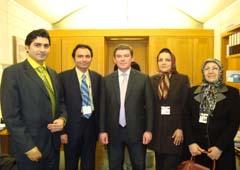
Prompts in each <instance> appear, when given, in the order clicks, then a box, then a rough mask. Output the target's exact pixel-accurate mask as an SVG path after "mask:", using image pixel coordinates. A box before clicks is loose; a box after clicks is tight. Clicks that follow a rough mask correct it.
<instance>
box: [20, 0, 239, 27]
mask: <svg viewBox="0 0 240 170" xmlns="http://www.w3.org/2000/svg"><path fill="white" fill-rule="evenodd" d="M15 1H16V2H17V3H19V4H20V5H22V6H24V7H25V8H27V9H29V10H31V11H32V12H33V13H35V14H37V15H39V16H41V17H42V18H44V19H45V20H47V21H48V22H50V23H52V24H54V23H57V22H60V21H62V20H64V19H66V18H68V17H70V16H71V15H72V14H75V13H77V12H82V9H84V8H88V7H89V6H91V5H93V4H95V3H97V4H99V5H98V8H97V9H98V11H97V10H96V11H95V12H94V14H91V16H93V15H98V13H101V9H106V7H107V8H109V9H111V11H114V12H116V13H118V12H122V11H124V12H125V13H126V14H125V15H126V16H127V17H128V15H129V14H128V13H129V12H130V11H131V12H132V11H134V8H135V7H138V5H144V6H146V11H139V10H138V11H136V13H137V12H144V13H146V14H149V13H151V11H147V10H148V9H149V8H147V7H148V4H147V3H155V4H156V5H158V6H159V7H161V8H159V11H156V12H157V13H161V10H160V9H162V7H164V6H165V5H170V6H171V7H172V8H175V9H176V10H178V11H180V12H181V13H183V14H184V15H186V16H188V17H189V18H191V19H193V20H195V21H197V22H199V23H204V22H206V21H208V20H209V19H210V18H212V17H213V16H215V15H216V14H217V13H219V12H220V11H221V10H223V9H224V8H226V7H227V6H229V5H231V4H232V3H233V2H234V1H236V0H148V1H143V2H141V1H140V0H121V1H120V0H101V1H99V0H15ZM99 2H101V3H99ZM146 2H147V3H146ZM114 3H115V4H114ZM143 3H146V4H143ZM111 4H114V6H113V7H112V6H111ZM116 4H120V6H121V7H125V8H126V9H122V8H121V9H118V8H117V7H118V5H116ZM132 4H134V6H133V5H132ZM135 5H136V6H135ZM116 6H117V7H116ZM112 8H115V9H114V10H113V9H112ZM150 10H151V9H150ZM83 11H84V10H83ZM136 13H135V15H137V14H136ZM169 15H171V13H170V14H169ZM91 16H89V17H91ZM164 16H165V17H166V14H165V15H164ZM109 17H111V15H109ZM152 17H156V16H152Z"/></svg>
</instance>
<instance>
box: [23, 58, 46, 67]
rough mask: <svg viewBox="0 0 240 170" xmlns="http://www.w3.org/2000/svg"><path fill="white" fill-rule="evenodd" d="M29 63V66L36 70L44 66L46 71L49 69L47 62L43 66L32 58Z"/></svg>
mask: <svg viewBox="0 0 240 170" xmlns="http://www.w3.org/2000/svg"><path fill="white" fill-rule="evenodd" d="M27 61H28V62H29V64H30V65H31V66H32V67H33V69H36V68H38V67H40V66H43V67H44V68H45V69H46V68H47V66H46V64H45V62H43V65H40V64H39V63H37V62H36V61H35V60H34V59H32V58H31V57H28V58H27Z"/></svg>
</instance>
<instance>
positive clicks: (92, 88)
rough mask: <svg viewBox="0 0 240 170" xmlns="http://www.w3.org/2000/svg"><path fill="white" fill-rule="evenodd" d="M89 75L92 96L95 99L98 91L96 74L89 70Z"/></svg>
mask: <svg viewBox="0 0 240 170" xmlns="http://www.w3.org/2000/svg"><path fill="white" fill-rule="evenodd" d="M89 75H90V81H91V90H92V98H93V100H94V99H95V94H97V93H96V90H97V83H96V82H97V80H96V76H94V74H93V72H91V71H90V70H89Z"/></svg>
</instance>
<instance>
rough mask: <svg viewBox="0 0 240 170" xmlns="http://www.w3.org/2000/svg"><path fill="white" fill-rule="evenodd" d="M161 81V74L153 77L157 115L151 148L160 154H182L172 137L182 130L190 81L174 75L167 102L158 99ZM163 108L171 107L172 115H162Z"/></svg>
mask: <svg viewBox="0 0 240 170" xmlns="http://www.w3.org/2000/svg"><path fill="white" fill-rule="evenodd" d="M159 81H160V76H159V74H158V75H154V76H152V77H151V82H152V86H153V91H154V99H155V100H154V107H155V114H154V125H153V139H152V141H151V143H150V148H151V149H153V150H155V151H157V152H158V153H165V154H177V153H180V151H181V146H176V145H174V143H173V139H172V135H173V133H174V131H175V130H176V129H182V116H183V114H184V106H185V103H186V99H187V94H188V89H189V79H188V77H187V76H185V75H182V74H178V73H176V74H172V76H171V78H170V88H169V91H168V96H167V98H166V99H165V100H160V99H159V97H158V85H159ZM161 106H170V112H171V113H170V115H161Z"/></svg>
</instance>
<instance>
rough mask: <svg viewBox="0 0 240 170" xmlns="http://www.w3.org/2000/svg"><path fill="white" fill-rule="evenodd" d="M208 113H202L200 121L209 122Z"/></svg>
mask: <svg viewBox="0 0 240 170" xmlns="http://www.w3.org/2000/svg"><path fill="white" fill-rule="evenodd" d="M207 119H208V114H207V113H200V115H199V123H205V124H206V123H207Z"/></svg>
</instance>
